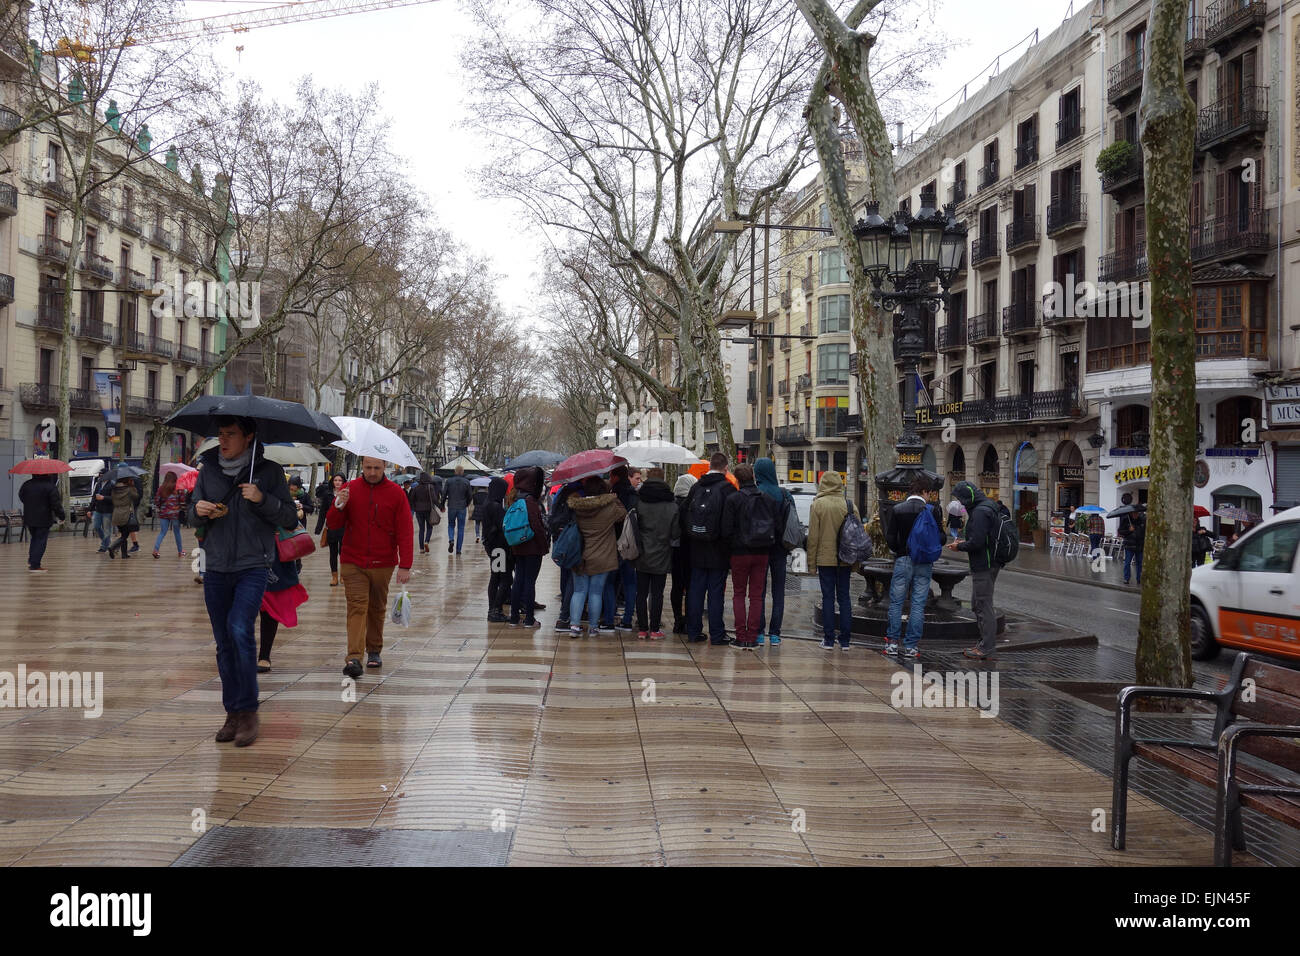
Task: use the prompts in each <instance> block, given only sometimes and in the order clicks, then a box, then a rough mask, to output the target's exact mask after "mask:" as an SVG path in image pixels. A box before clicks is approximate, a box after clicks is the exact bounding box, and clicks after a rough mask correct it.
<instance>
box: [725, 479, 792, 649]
mask: <svg viewBox="0 0 1300 956" xmlns="http://www.w3.org/2000/svg"><path fill="white" fill-rule="evenodd" d="M732 473H733V474H734V475H735V476H736V481H737V482H738V483H739V484H740V491H739V492H737V493H736V494H733V495H732V496H731V497H729V498H728V499H727V500H726V503H725V504H724V506H723V511H722V536H723V537H724V538H725V539H726V540H727V544H728V545H729V547H730V551H731V609H732V614H733V616H734V617H735V621H736V641H735V646H736V647H739V648H748V647H757V646H758V621H759V618H760V617H761V616H762V614H763V581H764V580H766V578H767V558H768V554H769V553H770V552H771V550H772V546H771V545H768V544H764V545H762V546H759V547H756V546H754V545H752V544H750V543H748V541H747V539H748V537H749V535H750V531H751V527H752V524H753V518H754V511H753V509H754V508H756V507H760V506H763V505H764V504H766V506H767V509H768V511H770V512H772V514H773V517H776V514H775V513H776V503H775V502H772V501H767V500H766V498H765V496H764V495H763V492H761V491H759V489H758V486H757V485H756V484H754V469H753V467H752V466H750V465H747V464H739V465H737V466H736V467H735V469H734V471H733V472H732ZM777 520H778V521H779V519H777ZM774 527H775V523H774ZM776 541H780V535H776V537H775V539H774V542H773V543H775V542H776ZM746 599H748V600H746Z"/></svg>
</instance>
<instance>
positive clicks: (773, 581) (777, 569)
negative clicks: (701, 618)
mask: <svg viewBox="0 0 1300 956" xmlns="http://www.w3.org/2000/svg"><path fill="white" fill-rule="evenodd" d="M754 483H755V484H756V485H758V489H759V491H761V492H763V494H765V495H767V496H768V497H769V498H771V499H772V501H773V503H774V504H775V505H776V514H777V524H776V544H774V545H772V547H771V549H770V550H769V551H768V555H767V576H766V577H764V578H763V609H762V610H761V611H759V614H758V635H757V636H756V637H755V638H754V640H755V642H756V643H757V644H760V645H761V644H762V643H763V642H764V641H767V643H769V644H771V645H772V646H774V647H775V646H776V645H778V644H780V643H781V624H782V623H783V622H784V620H785V570H786V564H785V561H786V550H785V546H784V545H783V544H782V543H781V540H782V538H783V537H784V536H785V522H786V516H787V515H793V514H795V509H794V497H793V496H792V495H791V494H790V492H788V491H786V490H785V489H784V488H782V487H781V486H780V485H778V484H777V483H776V462H774V461H772V459H771V458H760V459H759V460H758V461H756V462H754ZM796 517H797V516H796ZM769 585H771V589H772V619H771V621H770V622H769V621H768V618H767V591H768V586H769ZM769 624H770V629H769Z"/></svg>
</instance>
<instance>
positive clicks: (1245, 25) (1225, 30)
mask: <svg viewBox="0 0 1300 956" xmlns="http://www.w3.org/2000/svg"><path fill="white" fill-rule="evenodd" d="M1267 17H1268V4H1267V3H1265V2H1264V0H1219V2H1218V3H1212V4H1210V6H1209V8H1208V9H1206V11H1205V41H1206V42H1207V43H1208V44H1210V46H1215V47H1217V46H1226V45H1227V44H1228V43H1230V42H1231V41H1232V40H1234V39H1235V38H1236V37H1237V36H1238V35H1239V34H1241V33H1243V32H1244V31H1246V30H1255V31H1259V32H1262V31H1263V29H1264V21H1265V20H1266V19H1267Z"/></svg>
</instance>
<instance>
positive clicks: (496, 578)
mask: <svg viewBox="0 0 1300 956" xmlns="http://www.w3.org/2000/svg"><path fill="white" fill-rule="evenodd" d="M508 490H509V486H507V485H506V480H505V479H504V478H493V479H492V480H491V481H490V482H488V489H487V502H486V503H485V504H484V505H483V550H484V551H486V552H487V556H488V562H489V563H490V565H491V568H492V573H491V576H490V577H489V578H488V616H487V619H488V623H489V624H504V623H505V622H506V620H507V618H506V616H505V615H504V614H503V613H501V608H502V607H503V606H504V605H505V603H506V601H508V600H509V599H510V588H511V582H512V581H513V579H514V578H513V575H514V569H515V556H514V555H513V554H511V553H510V546H509V545H508V544H506V533H505V531H504V530H503V529H502V527H501V524H502V522H503V521H504V520H505V516H506V504H505V502H506V492H507V491H508Z"/></svg>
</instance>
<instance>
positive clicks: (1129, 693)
mask: <svg viewBox="0 0 1300 956" xmlns="http://www.w3.org/2000/svg"><path fill="white" fill-rule="evenodd" d="M1235 693H1236V688H1235V686H1232V685H1229V687H1225V688H1224V689H1223V690H1220V691H1213V690H1193V689H1192V688H1190V687H1125V688H1124V689H1123V690H1121V691H1120V692H1119V697H1118V700H1117V701H1116V705H1115V743H1116V745H1117V746H1122V747H1125V748H1126V749H1127V747H1128V745H1130V744H1132V743H1133V742H1134V740H1133V737H1132V734H1131V733H1130V728H1131V726H1132V720H1133V716H1132V711H1133V702H1134V701H1136V700H1140V699H1142V698H1144V697H1146V698H1151V697H1163V698H1170V699H1181V700H1206V701H1211V702H1213V703H1214V705H1215V708H1216V713H1217V714H1220V715H1221V714H1222V712H1223V708H1224V707H1226V706H1228V704H1229V702H1230V701H1231V700H1232V696H1233V694H1235ZM1144 742H1150V743H1175V742H1174V741H1168V740H1154V739H1153V740H1151V741H1144ZM1176 743H1177V744H1180V745H1183V746H1192V747H1200V746H1208V748H1209V749H1213V747H1214V741H1213V739H1209V740H1207V741H1204V742H1198V741H1192V740H1186V741H1177V742H1176Z"/></svg>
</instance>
